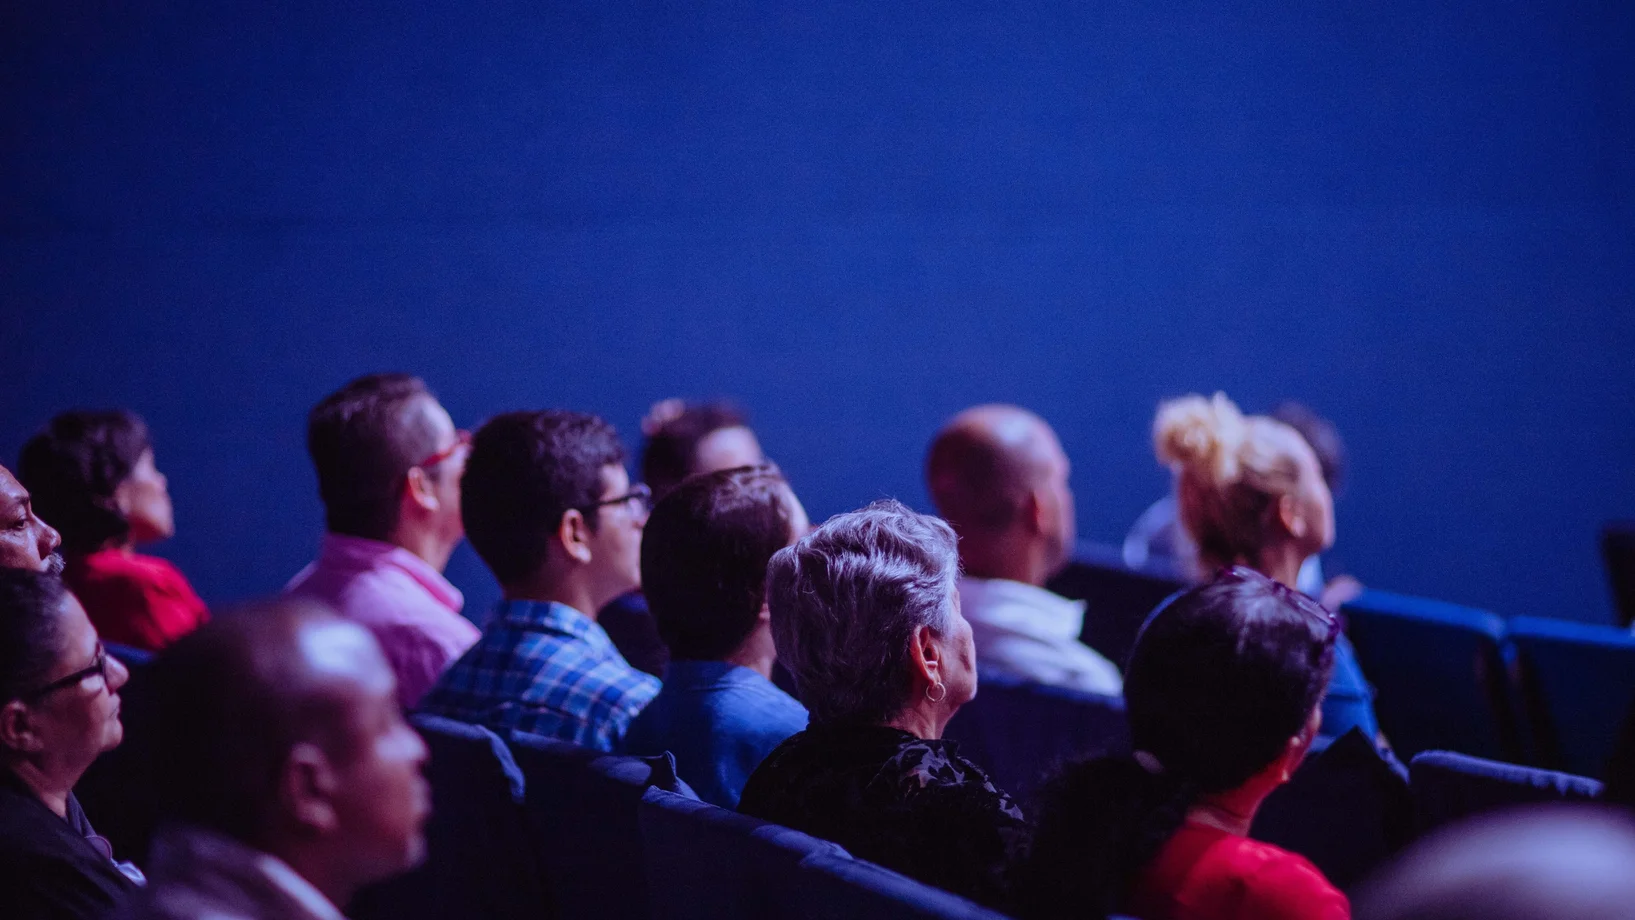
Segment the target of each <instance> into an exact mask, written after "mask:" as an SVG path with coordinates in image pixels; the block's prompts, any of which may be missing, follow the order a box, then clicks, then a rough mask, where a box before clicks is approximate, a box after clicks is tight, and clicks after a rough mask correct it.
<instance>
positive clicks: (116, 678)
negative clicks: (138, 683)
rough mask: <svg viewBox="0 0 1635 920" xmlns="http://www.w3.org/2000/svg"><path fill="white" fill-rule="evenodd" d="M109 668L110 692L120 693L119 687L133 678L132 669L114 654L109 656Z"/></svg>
mask: <svg viewBox="0 0 1635 920" xmlns="http://www.w3.org/2000/svg"><path fill="white" fill-rule="evenodd" d="M107 669H108V670H107V676H108V692H109V693H118V692H119V688H120V687H123V686H125V682H126V681H128V680H130V679H131V669H130V668H127V667H125V663H124V662H123V661H120V660H119V659H118V658H115V657H113V656H112V655H109V656H108V664H107Z"/></svg>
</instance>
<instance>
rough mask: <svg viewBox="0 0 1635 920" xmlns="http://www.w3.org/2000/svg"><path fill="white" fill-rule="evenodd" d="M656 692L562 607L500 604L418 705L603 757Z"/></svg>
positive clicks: (591, 624)
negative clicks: (582, 748)
mask: <svg viewBox="0 0 1635 920" xmlns="http://www.w3.org/2000/svg"><path fill="white" fill-rule="evenodd" d="M658 692H659V681H658V678H656V677H653V676H652V675H650V674H643V673H642V672H640V671H637V670H636V669H634V668H632V667H631V666H630V665H629V664H628V663H627V662H626V661H625V660H624V656H622V655H620V654H619V650H618V649H616V648H614V647H613V642H612V641H611V640H609V639H608V637H607V633H606V632H603V631H602V627H600V626H598V625H596V621H594V620H592V619H591V618H590V617H587V616H585V615H584V614H582V613H580V612H579V611H577V610H575V609H573V608H572V607H569V606H567V605H566V604H557V603H542V602H538V601H501V602H500V605H499V608H498V609H497V610H496V611H495V614H494V618H493V621H492V622H490V623H489V625H488V628H487V629H485V630H483V636H482V638H481V639H478V640H477V644H476V645H474V646H472V647H471V649H470V650H469V651H467V652H466V653H465V654H464V655H462V656H461V657H460V660H459V661H456V662H455V663H454V665H453V666H452V667H450V668H449V669H448V671H446V672H444V674H443V676H442V678H440V679H439V680H438V681H437V685H436V686H434V687H433V688H432V690H431V692H430V693H428V694H427V695H426V698H425V699H424V700H423V701H422V702H421V704H420V710H421V711H422V712H428V713H431V714H432V715H439V716H444V717H446V718H450V719H457V720H459V721H461V722H471V723H475V724H479V725H485V726H487V727H488V728H490V729H493V730H494V731H496V732H498V733H499V734H500V735H502V736H504V735H506V734H508V733H510V732H512V731H520V732H530V733H532V734H536V735H545V736H547V737H550V738H560V739H562V740H564V741H572V742H574V743H575V744H581V745H584V746H585V747H591V748H596V749H598V750H602V751H611V750H613V749H614V747H616V746H617V745H618V743H619V739H621V738H623V737H624V733H625V729H627V728H629V727H630V720H631V719H634V718H635V717H636V713H638V712H641V710H642V707H643V706H646V705H647V704H648V702H649V701H651V700H652V699H653V697H654V696H656V695H657V694H658Z"/></svg>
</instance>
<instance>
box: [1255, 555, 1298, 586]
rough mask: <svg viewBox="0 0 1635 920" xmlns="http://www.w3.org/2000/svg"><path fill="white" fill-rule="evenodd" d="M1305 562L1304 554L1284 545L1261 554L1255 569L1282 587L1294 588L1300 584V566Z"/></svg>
mask: <svg viewBox="0 0 1635 920" xmlns="http://www.w3.org/2000/svg"><path fill="white" fill-rule="evenodd" d="M1305 561H1306V557H1305V555H1304V554H1302V553H1301V552H1300V551H1299V550H1298V549H1296V548H1295V547H1294V546H1293V545H1292V544H1285V545H1283V546H1279V547H1274V548H1272V549H1268V550H1267V551H1266V552H1264V553H1262V554H1261V557H1260V562H1259V564H1258V565H1256V566H1255V568H1256V569H1257V570H1259V572H1260V574H1262V575H1265V576H1266V577H1267V578H1270V579H1272V580H1273V581H1276V582H1281V583H1282V584H1283V586H1284V587H1287V588H1295V587H1298V586H1299V584H1300V566H1301V565H1303V564H1305Z"/></svg>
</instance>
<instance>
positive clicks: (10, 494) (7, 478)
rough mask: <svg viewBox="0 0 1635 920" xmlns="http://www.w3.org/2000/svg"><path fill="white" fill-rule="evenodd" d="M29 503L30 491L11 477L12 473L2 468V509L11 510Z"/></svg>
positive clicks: (0, 487) (0, 477) (0, 496)
mask: <svg viewBox="0 0 1635 920" xmlns="http://www.w3.org/2000/svg"><path fill="white" fill-rule="evenodd" d="M26 501H28V490H27V489H25V488H23V484H22V483H20V482H18V481H17V477H15V476H13V475H11V471H10V470H8V469H6V468H5V467H3V466H0V507H6V508H9V507H11V506H14V505H21V504H23V503H24V502H26Z"/></svg>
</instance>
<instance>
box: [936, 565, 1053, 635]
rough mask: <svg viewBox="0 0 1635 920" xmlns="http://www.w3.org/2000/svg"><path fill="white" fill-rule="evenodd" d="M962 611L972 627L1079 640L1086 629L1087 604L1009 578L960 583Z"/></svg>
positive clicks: (963, 579)
mask: <svg viewBox="0 0 1635 920" xmlns="http://www.w3.org/2000/svg"><path fill="white" fill-rule="evenodd" d="M959 601H960V610H961V613H963V614H964V616H965V618H966V619H967V620H969V621H970V622H971V623H972V625H974V626H978V627H983V626H986V627H989V628H992V629H1004V630H1006V631H1009V632H1018V633H1027V634H1030V635H1037V636H1046V637H1049V638H1052V639H1058V640H1063V641H1065V640H1068V639H1072V640H1075V641H1076V640H1077V639H1078V638H1079V633H1080V632H1082V631H1083V629H1084V601H1074V600H1068V599H1067V598H1065V597H1062V596H1061V595H1060V594H1057V593H1055V592H1053V591H1047V590H1045V589H1044V588H1040V587H1037V586H1035V585H1029V584H1023V583H1022V582H1019V581H1010V580H1009V579H1005V578H972V577H970V576H966V577H964V578H961V579H960V580H959Z"/></svg>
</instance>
